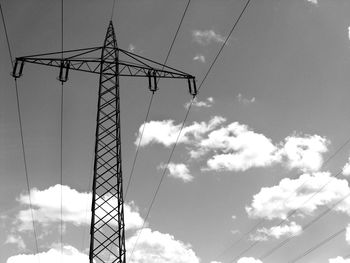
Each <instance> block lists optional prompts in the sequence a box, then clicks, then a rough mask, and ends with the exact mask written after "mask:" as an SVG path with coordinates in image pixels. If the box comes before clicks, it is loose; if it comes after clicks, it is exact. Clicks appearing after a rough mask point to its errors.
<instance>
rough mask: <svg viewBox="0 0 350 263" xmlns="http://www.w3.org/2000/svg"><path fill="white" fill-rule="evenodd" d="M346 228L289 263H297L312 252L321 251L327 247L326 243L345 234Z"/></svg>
mask: <svg viewBox="0 0 350 263" xmlns="http://www.w3.org/2000/svg"><path fill="white" fill-rule="evenodd" d="M345 230H346V228H345V227H343V228H342V229H340V230H338V231H337V232H335V233H334V234H332V235H330V236H329V237H327V238H326V239H324V240H322V241H321V242H319V243H318V244H316V245H315V246H313V247H312V248H309V249H308V250H306V251H305V252H304V253H302V254H301V255H299V256H297V257H296V258H294V259H293V260H291V261H288V263H295V262H297V261H299V260H300V259H302V258H304V257H306V256H307V255H309V254H310V253H311V252H313V251H315V250H316V249H319V248H320V247H321V246H323V245H325V244H326V243H328V242H330V241H331V240H332V239H334V238H336V237H337V236H339V235H340V234H342V233H343V232H345Z"/></svg>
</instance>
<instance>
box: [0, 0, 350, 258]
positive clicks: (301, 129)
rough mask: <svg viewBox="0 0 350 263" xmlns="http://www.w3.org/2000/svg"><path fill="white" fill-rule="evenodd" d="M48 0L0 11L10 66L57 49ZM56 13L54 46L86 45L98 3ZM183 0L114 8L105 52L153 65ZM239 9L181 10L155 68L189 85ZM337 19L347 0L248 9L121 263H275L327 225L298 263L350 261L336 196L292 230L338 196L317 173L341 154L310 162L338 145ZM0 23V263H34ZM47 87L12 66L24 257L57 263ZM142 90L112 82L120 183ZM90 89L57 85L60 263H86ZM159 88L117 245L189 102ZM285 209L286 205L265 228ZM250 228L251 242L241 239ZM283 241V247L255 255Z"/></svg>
mask: <svg viewBox="0 0 350 263" xmlns="http://www.w3.org/2000/svg"><path fill="white" fill-rule="evenodd" d="M60 3H61V1H40V0H26V1H23V0H22V1H20V0H11V1H2V7H3V11H4V15H5V18H6V22H7V29H8V33H9V38H10V42H11V47H12V51H13V54H14V56H23V55H31V54H38V53H45V52H51V51H60V48H61V44H60V43H61V28H60V21H61V20H60V19H61V18H60V14H61V13H60ZM64 3H65V8H64V47H65V49H75V48H84V47H93V46H99V45H102V43H103V39H104V36H105V32H106V29H107V26H108V22H109V18H110V14H111V7H112V1H110V0H108V1H107V0H106V1H105V0H100V1H96V0H84V1H83V0H72V1H65V2H64ZM186 3H187V1H185V0H176V1H171V0H128V1H125V0H119V1H117V6H116V11H115V17H114V19H113V23H114V27H115V30H116V34H117V41H118V45H119V47H120V48H122V49H126V50H130V51H132V52H135V53H136V54H139V55H142V56H145V57H148V58H151V59H154V60H156V61H159V62H163V61H164V59H165V57H166V54H167V51H168V49H169V46H170V44H171V41H172V39H173V36H174V34H175V31H176V29H177V26H178V23H179V21H180V19H181V15H182V13H183V10H184V8H185V6H186ZM244 4H245V1H242V0H192V1H191V4H190V6H189V9H188V12H187V14H186V17H185V19H184V21H183V25H182V27H181V29H180V32H179V35H178V38H177V40H176V42H175V45H174V48H173V50H172V53H171V55H170V58H169V61H168V65H170V66H173V67H175V68H178V69H180V70H182V71H185V72H188V73H191V74H192V75H195V76H196V78H197V81H198V82H200V81H201V80H202V78H203V77H204V74H205V73H206V72H207V70H208V68H209V66H210V64H211V62H212V60H213V58H214V57H215V55H216V54H217V51H218V50H219V48H220V46H221V45H222V43H223V40H224V39H225V38H226V36H227V34H228V33H229V30H230V29H231V27H232V25H233V23H234V21H235V19H236V18H237V16H238V15H239V13H240V12H241V10H242V8H243V6H244ZM349 14H350V2H349V1H348V0H318V1H317V0H252V2H251V4H250V5H249V7H248V9H247V11H246V13H245V14H244V15H243V17H242V20H241V21H240V23H239V24H238V26H237V28H236V30H235V31H234V33H233V34H232V36H231V38H230V39H229V41H228V44H227V45H226V46H225V48H224V50H223V52H222V54H221V56H220V58H219V59H218V61H217V63H216V65H215V66H214V67H213V69H212V71H211V72H210V75H209V76H208V78H207V80H206V81H205V83H204V85H203V88H202V89H201V91H200V94H199V95H198V98H197V101H196V103H195V104H194V106H193V108H192V109H191V113H190V115H189V118H188V121H187V123H186V127H185V129H184V133H183V136H182V137H181V139H180V143H179V145H178V146H177V148H176V150H175V154H174V156H173V159H172V163H171V165H170V166H169V172H167V176H166V177H165V180H164V181H163V184H162V186H161V188H160V191H159V194H158V196H157V199H156V202H155V204H154V206H153V208H152V211H151V214H150V217H149V218H148V220H147V228H146V229H145V230H144V231H143V232H142V234H141V238H140V246H138V247H137V248H136V250H135V258H133V262H134V263H136V262H146V263H148V262H154V258H159V261H157V262H169V263H175V262H176V263H182V262H191V263H192V262H193V263H195V262H199V261H200V262H203V263H210V262H212V261H217V262H222V263H226V262H232V260H233V259H234V258H235V257H237V255H239V254H240V253H241V252H242V251H244V250H245V249H246V248H248V247H249V246H250V245H252V244H253V243H254V242H255V241H256V240H259V242H258V243H257V244H256V245H255V246H254V247H252V248H251V249H249V251H247V252H246V253H243V254H242V255H241V256H240V258H241V259H239V258H237V260H238V262H239V263H261V262H264V263H280V262H290V261H292V260H293V259H294V258H296V257H297V256H299V255H301V254H302V253H303V252H304V251H306V250H307V249H309V248H311V247H313V246H315V245H317V244H318V243H320V242H321V241H322V240H324V239H326V238H327V237H329V236H331V235H332V234H334V233H336V232H337V231H339V230H340V229H342V228H345V229H344V232H342V233H341V234H340V235H338V236H337V237H336V238H334V239H332V240H331V241H329V242H328V243H326V244H325V245H324V246H322V247H321V248H320V249H318V250H315V252H312V253H310V254H309V255H308V256H306V257H304V258H302V259H301V260H300V262H309V263H316V262H317V263H328V262H329V263H344V262H345V263H349V262H350V259H345V258H346V256H348V255H349V254H350V249H349V246H350V227H348V225H349V223H350V220H349V217H350V197H349V198H348V199H345V200H344V202H342V203H340V204H339V205H338V206H336V207H335V208H334V211H332V212H330V213H328V214H326V215H325V216H324V217H322V218H321V219H320V220H319V221H317V222H316V223H314V224H312V225H311V226H310V227H308V228H307V229H303V228H304V227H303V226H305V225H306V224H308V222H310V221H311V220H313V219H314V218H316V217H317V216H318V215H320V214H321V213H322V212H324V211H326V209H327V207H332V205H333V204H334V203H336V202H337V201H339V200H341V199H342V198H344V197H346V195H347V194H349V193H350V187H349V185H348V179H349V177H348V174H350V172H349V171H346V169H345V170H344V172H343V173H340V174H339V175H338V176H337V177H336V178H332V177H331V176H335V175H337V174H338V173H339V172H341V171H342V170H343V167H344V166H345V164H346V163H347V162H348V159H349V152H350V150H349V149H350V148H349V147H350V145H345V147H343V148H342V149H341V151H339V152H338V153H337V155H335V156H334V157H333V158H332V159H331V160H330V161H329V162H327V163H325V165H322V164H323V163H324V162H325V160H327V159H328V158H329V157H331V156H332V155H333V154H334V153H335V152H336V150H337V149H339V147H341V146H342V145H343V144H344V143H345V142H346V141H347V140H348V139H349V136H350V133H349V131H350V122H349V119H350V117H349V116H350V114H349V113H350V110H349V102H348V101H349V97H350V91H349V83H350V74H349V68H350V67H349V66H350V58H349V55H350V40H349V30H348V27H349V26H350V16H349ZM1 28H2V29H1V45H0V63H1V67H0V77H1V84H0V85H1V86H0V87H1V89H0V91H1V94H0V175H1V183H0V196H1V198H0V211H1V213H0V220H1V221H0V228H1V229H0V244H1V246H0V262H8V263H18V262H21V263H22V262H30V263H31V262H38V260H37V259H36V258H34V257H32V256H30V255H33V254H35V253H36V251H35V245H34V237H33V232H32V228H31V225H30V217H29V213H28V212H29V210H28V209H29V207H28V201H27V200H28V199H27V194H28V193H27V192H26V182H25V174H24V165H23V159H22V152H21V141H20V134H19V124H18V119H17V108H16V97H15V88H14V82H13V79H12V77H11V75H10V72H11V66H10V59H9V54H8V50H7V46H6V40H5V34H4V31H3V27H1ZM57 76H58V70H57V69H53V68H48V67H43V66H39V65H31V64H26V65H25V68H24V74H23V76H22V77H21V78H20V79H19V91H20V102H21V109H22V118H23V133H24V143H25V150H26V157H27V163H28V175H29V178H30V183H31V188H33V189H32V197H33V204H34V209H35V211H34V215H35V218H36V219H37V232H38V237H39V238H38V244H39V252H40V253H41V257H42V261H45V260H47V261H48V260H50V261H51V262H56V261H53V260H54V259H53V258H55V260H58V258H59V257H57V256H55V255H56V254H55V253H58V255H59V252H58V249H59V245H58V243H59V242H60V236H59V225H60V223H59V219H60V218H59V202H60V200H59V193H60V192H59V189H60V188H59V187H58V186H56V185H57V184H59V182H60V175H59V164H60V163H59V160H60V159H59V156H60V144H59V142H60V133H59V132H60V83H59V82H58V81H57V80H56V78H57ZM147 85H148V83H147V80H146V79H143V80H138V79H126V78H122V79H121V122H122V160H123V174H124V178H125V181H127V179H128V177H129V175H130V170H131V165H132V161H133V158H134V155H135V150H136V144H137V138H138V132H139V129H140V128H141V125H142V123H143V121H144V118H145V116H146V111H147V106H148V102H149V99H150V96H151V94H150V92H149V91H148V89H147ZM97 86H98V78H97V76H94V75H89V74H85V73H81V72H72V71H71V72H70V75H69V81H68V82H66V84H65V86H64V88H65V96H64V123H63V156H64V157H63V182H64V183H63V184H64V185H65V186H66V187H64V197H63V198H64V200H66V201H64V212H65V213H64V225H65V233H64V237H63V241H64V248H65V250H64V254H65V255H66V257H67V258H66V259H65V262H70V261H69V260H71V261H72V262H73V261H74V262H87V261H84V260H86V256H84V254H87V253H88V240H89V234H88V233H89V232H88V228H89V227H88V224H89V219H87V218H88V214H89V213H88V211H89V209H90V207H89V204H88V202H89V200H90V194H89V192H90V186H89V182H91V176H92V173H91V169H92V162H93V147H94V133H95V119H96V102H97V100H96V99H97ZM159 86H160V90H159V91H158V92H157V93H156V95H155V98H154V103H153V105H152V108H151V112H150V118H149V123H148V124H147V126H146V129H145V134H144V138H143V141H142V143H141V145H142V147H141V149H140V152H139V158H138V161H137V163H136V168H135V172H134V176H133V181H132V183H131V186H130V191H129V193H128V196H127V200H126V202H127V209H126V210H128V212H127V214H126V221H127V224H129V225H128V226H127V248H128V249H130V247H132V245H133V242H134V240H135V235H136V234H137V231H138V228H139V227H140V225H141V224H142V222H143V218H144V217H145V216H146V213H147V209H148V206H149V204H150V201H151V198H152V196H153V193H154V191H155V188H156V186H157V184H158V182H159V180H160V178H161V175H162V167H163V166H164V163H166V162H167V159H168V156H169V154H170V150H171V147H172V146H173V143H174V139H176V136H177V132H178V131H179V127H180V124H181V122H182V121H183V119H184V117H185V113H186V103H188V102H189V101H190V99H191V96H190V95H189V94H188V90H187V84H186V82H185V81H181V80H161V81H160V82H159ZM288 178H289V179H288ZM54 186H56V187H54ZM323 186H325V187H323ZM34 188H35V189H34ZM320 189H321V190H320ZM317 192H319V193H317ZM315 193H317V194H316V195H315ZM313 195H315V196H314V197H312V196H313ZM309 198H311V199H310V200H309V201H306V200H308V199H309ZM73 200H74V201H73ZM296 208H300V210H299V211H298V212H297V213H296V214H294V215H293V216H291V217H290V218H288V220H286V221H285V222H283V223H282V224H281V225H280V226H278V224H279V223H280V222H281V219H282V220H283V219H284V218H285V217H286V215H287V214H288V212H291V211H292V210H293V209H296ZM128 218H129V219H128ZM262 219H265V220H264V221H263V222H262V224H261V225H260V226H259V228H258V230H257V231H252V233H250V235H244V233H246V232H247V231H249V230H250V229H251V228H252V227H253V226H254V225H255V224H257V223H258V222H260V221H261V220H262ZM128 222H129V223H128ZM346 228H347V229H346ZM290 234H293V235H295V238H293V239H292V240H291V241H290V242H288V243H287V244H286V245H285V246H283V247H282V248H280V249H278V250H276V251H275V252H274V253H273V254H271V255H270V256H269V257H266V259H263V258H262V256H263V255H264V254H265V253H266V252H268V251H269V250H271V249H272V248H273V247H275V246H277V245H278V244H279V243H280V242H282V241H283V240H285V239H286V238H288V235H290ZM242 235H244V236H243V238H242V239H241V241H240V242H238V243H237V244H236V245H235V246H232V247H231V248H230V246H231V245H232V244H234V243H235V242H236V241H237V240H239V239H240V238H241V237H242ZM228 248H230V249H229V250H228V251H226V249H228ZM224 251H226V253H225V254H222V253H223V252H224ZM20 254H26V255H27V256H18V255H20ZM179 255H181V256H179ZM152 257H153V259H152ZM167 257H169V258H170V259H166V258H167ZM9 258H10V259H9ZM141 258H142V259H143V260H144V261H141ZM57 262H59V261H57Z"/></svg>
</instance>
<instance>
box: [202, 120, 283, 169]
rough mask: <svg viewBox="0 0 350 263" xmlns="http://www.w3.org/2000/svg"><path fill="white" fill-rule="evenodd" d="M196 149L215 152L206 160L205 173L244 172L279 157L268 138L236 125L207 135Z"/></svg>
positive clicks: (269, 162) (238, 124)
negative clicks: (215, 171) (215, 152)
mask: <svg viewBox="0 0 350 263" xmlns="http://www.w3.org/2000/svg"><path fill="white" fill-rule="evenodd" d="M199 146H200V147H199V148H200V149H201V150H202V151H203V149H206V150H207V151H208V150H217V151H218V152H217V154H214V155H213V156H212V158H210V159H209V160H208V161H207V165H208V169H209V170H227V171H245V170H247V169H249V168H251V167H264V166H269V165H271V164H273V163H274V162H277V161H279V158H280V157H279V156H278V155H277V152H278V148H277V147H276V146H275V145H273V143H272V142H271V140H270V139H269V138H267V137H265V136H264V135H263V134H259V133H255V132H253V131H251V130H250V129H249V128H248V126H246V125H242V124H240V123H238V122H234V123H231V124H229V125H228V126H226V127H222V128H221V129H217V130H215V131H212V132H210V133H209V134H208V137H207V138H206V139H204V140H202V141H201V142H200V144H199ZM220 152H221V153H220Z"/></svg>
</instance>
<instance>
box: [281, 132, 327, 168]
mask: <svg viewBox="0 0 350 263" xmlns="http://www.w3.org/2000/svg"><path fill="white" fill-rule="evenodd" d="M328 143H329V142H328V141H327V140H326V139H325V138H323V137H321V136H318V135H312V136H311V135H305V136H304V137H296V136H288V137H287V138H286V139H285V142H284V146H283V148H282V149H281V155H283V156H285V157H286V158H287V165H288V167H289V168H298V169H300V170H301V171H303V172H306V171H317V170H319V169H320V168H321V166H322V164H323V157H322V154H323V153H325V152H327V150H328V149H327V145H328Z"/></svg>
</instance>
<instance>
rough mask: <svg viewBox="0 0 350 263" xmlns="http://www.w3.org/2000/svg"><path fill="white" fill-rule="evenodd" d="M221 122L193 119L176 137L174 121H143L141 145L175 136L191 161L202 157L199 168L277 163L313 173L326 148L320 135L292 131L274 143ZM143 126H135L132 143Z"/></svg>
mask: <svg viewBox="0 0 350 263" xmlns="http://www.w3.org/2000/svg"><path fill="white" fill-rule="evenodd" d="M213 102H214V100H213V98H208V99H207V100H206V101H204V102H202V101H199V102H195V104H194V105H196V106H199V107H207V106H209V105H211V104H212V103H213ZM225 121H226V119H225V118H223V117H221V116H215V117H213V118H212V119H211V120H209V121H208V122H201V123H197V122H193V123H192V124H191V125H189V126H185V127H184V128H183V130H182V133H181V136H180V137H179V138H178V134H179V132H180V129H181V124H175V121H174V120H164V121H150V122H148V123H146V124H143V125H147V127H146V129H145V132H144V135H143V140H142V142H141V146H146V145H149V144H156V143H158V144H162V145H164V146H166V147H169V146H171V145H173V144H174V143H175V142H176V140H177V138H178V143H179V144H185V145H186V149H187V150H188V153H189V155H190V157H191V158H192V161H193V160H198V159H200V158H206V166H204V167H202V171H208V170H209V171H210V170H215V171H246V170H248V169H251V168H256V167H269V166H272V165H275V164H281V165H283V166H285V167H287V168H288V169H298V170H300V171H302V172H315V171H318V170H319V169H320V168H321V167H322V164H323V154H324V153H325V152H327V151H328V147H327V146H328V144H329V141H328V140H327V139H326V138H324V137H321V136H319V135H308V134H306V135H298V136H297V135H295V134H294V135H292V136H288V137H286V138H285V139H284V140H283V141H282V142H280V143H274V142H273V141H272V139H270V138H268V137H267V136H265V135H264V134H261V133H258V132H255V131H253V130H252V129H251V128H249V127H248V126H247V125H244V124H240V123H239V122H233V123H230V124H228V125H224V123H225ZM143 125H141V126H140V128H139V132H138V134H137V138H136V141H135V144H136V145H137V144H138V142H139V139H140V136H141V132H142V129H143Z"/></svg>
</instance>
